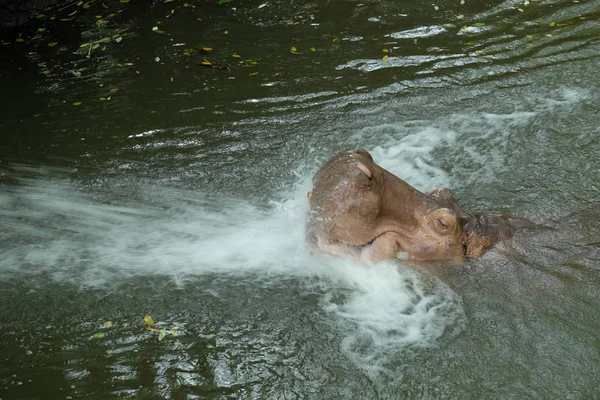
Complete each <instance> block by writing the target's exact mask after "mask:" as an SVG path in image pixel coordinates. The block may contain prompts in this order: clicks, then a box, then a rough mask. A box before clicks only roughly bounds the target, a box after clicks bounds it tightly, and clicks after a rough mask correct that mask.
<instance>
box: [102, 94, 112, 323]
mask: <svg viewBox="0 0 600 400" xmlns="http://www.w3.org/2000/svg"><path fill="white" fill-rule="evenodd" d="M104 100H106V99H104ZM112 326H113V322H112V321H106V322H105V323H104V327H105V328H111V327H112Z"/></svg>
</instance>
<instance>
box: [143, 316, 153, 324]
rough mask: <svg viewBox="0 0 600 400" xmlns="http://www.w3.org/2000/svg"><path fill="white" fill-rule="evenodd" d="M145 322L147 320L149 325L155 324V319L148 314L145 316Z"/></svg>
mask: <svg viewBox="0 0 600 400" xmlns="http://www.w3.org/2000/svg"><path fill="white" fill-rule="evenodd" d="M144 322H145V323H146V324H148V325H154V320H153V319H152V317H151V316H149V315H146V316H145V317H144Z"/></svg>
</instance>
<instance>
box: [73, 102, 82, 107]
mask: <svg viewBox="0 0 600 400" xmlns="http://www.w3.org/2000/svg"><path fill="white" fill-rule="evenodd" d="M73 105H74V106H75V107H77V106H80V105H81V102H80V101H76V102H75V103H73Z"/></svg>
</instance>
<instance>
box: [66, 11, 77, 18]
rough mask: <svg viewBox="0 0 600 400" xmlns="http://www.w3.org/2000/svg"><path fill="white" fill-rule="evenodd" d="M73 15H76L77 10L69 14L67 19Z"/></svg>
mask: <svg viewBox="0 0 600 400" xmlns="http://www.w3.org/2000/svg"><path fill="white" fill-rule="evenodd" d="M75 14H77V10H75V11H73V12H71V13H69V14H68V15H69V17H72V16H73V15H75Z"/></svg>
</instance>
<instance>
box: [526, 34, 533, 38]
mask: <svg viewBox="0 0 600 400" xmlns="http://www.w3.org/2000/svg"><path fill="white" fill-rule="evenodd" d="M525 37H526V38H527V39H533V35H527V36H525Z"/></svg>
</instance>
